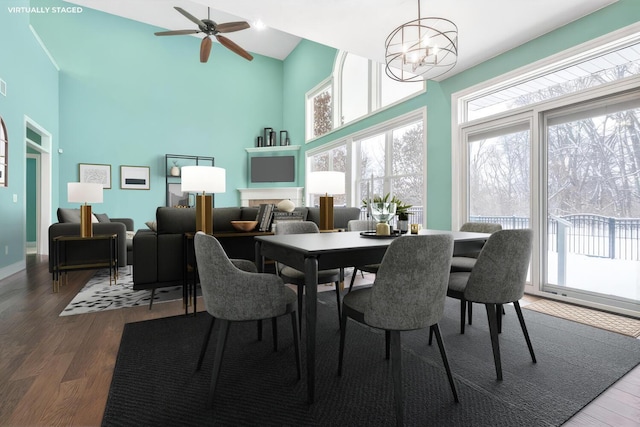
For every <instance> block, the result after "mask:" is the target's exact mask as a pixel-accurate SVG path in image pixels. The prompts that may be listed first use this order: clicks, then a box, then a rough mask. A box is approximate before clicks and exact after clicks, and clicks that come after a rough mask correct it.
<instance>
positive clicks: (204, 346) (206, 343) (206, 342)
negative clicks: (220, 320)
mask: <svg viewBox="0 0 640 427" xmlns="http://www.w3.org/2000/svg"><path fill="white" fill-rule="evenodd" d="M215 321H216V318H215V317H213V316H211V322H210V323H209V327H208V328H207V334H206V335H205V336H204V341H203V342H202V348H201V349H200V357H198V365H197V366H196V371H199V370H200V368H202V361H203V360H204V355H205V353H206V352H207V347H208V346H209V339H210V338H211V331H213V324H214V323H215Z"/></svg>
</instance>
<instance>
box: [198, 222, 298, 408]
mask: <svg viewBox="0 0 640 427" xmlns="http://www.w3.org/2000/svg"><path fill="white" fill-rule="evenodd" d="M194 246H195V253H196V260H197V262H198V272H199V275H200V286H201V288H202V297H203V299H204V305H205V307H206V310H207V312H208V313H209V314H210V315H211V316H212V319H211V323H210V326H209V328H208V330H207V334H206V336H205V339H204V342H203V345H202V350H201V352H200V358H199V360H198V369H200V366H201V363H202V359H203V356H204V353H205V352H206V349H207V346H208V344H209V338H210V336H211V331H212V329H213V324H214V322H215V319H218V321H219V322H220V331H219V333H218V342H217V345H216V352H215V357H214V363H213V373H212V376H211V386H210V401H211V404H212V405H213V399H214V396H215V390H216V385H217V381H218V375H219V373H220V367H221V366H222V357H223V355H224V350H225V344H226V342H227V335H228V332H229V325H230V322H242V321H247V320H262V319H274V318H276V317H279V316H283V315H285V314H290V315H291V326H292V329H293V342H294V345H295V355H296V368H297V371H298V379H300V369H301V368H300V364H301V360H300V342H299V339H300V338H299V333H298V324H297V317H296V315H295V313H296V304H295V302H296V296H295V292H293V290H291V289H289V288H288V287H287V286H285V285H284V282H283V281H282V279H280V278H279V277H278V276H276V275H274V274H269V273H255V272H250V271H244V270H243V269H246V270H252V268H251V266H249V265H248V263H249V261H236V260H234V261H233V262H232V261H231V260H229V258H228V257H227V255H226V253H225V252H224V249H222V246H221V245H220V243H219V242H218V240H217V239H216V238H215V237H213V236H210V235H207V234H204V233H202V232H198V233H197V234H196V236H195V238H194ZM238 266H239V267H241V268H243V269H240V268H238ZM274 326H275V321H274Z"/></svg>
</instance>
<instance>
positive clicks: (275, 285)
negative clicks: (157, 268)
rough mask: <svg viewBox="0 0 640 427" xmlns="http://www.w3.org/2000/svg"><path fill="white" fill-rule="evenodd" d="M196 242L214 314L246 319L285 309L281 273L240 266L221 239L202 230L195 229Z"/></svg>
mask: <svg viewBox="0 0 640 427" xmlns="http://www.w3.org/2000/svg"><path fill="white" fill-rule="evenodd" d="M194 246H195V252H196V261H197V263H198V274H199V276H200V286H201V288H202V297H203V299H204V305H205V307H206V309H207V312H208V313H209V314H211V315H212V316H213V317H216V318H218V319H226V320H232V321H243V320H258V319H268V318H270V317H276V316H280V315H282V314H284V313H285V311H286V304H287V303H286V297H285V287H284V282H282V279H280V278H279V277H278V276H276V275H275V274H267V273H251V272H246V271H243V270H240V269H239V268H237V267H236V266H235V265H233V263H232V262H231V260H229V257H228V256H227V254H226V253H225V252H224V249H222V246H221V245H220V242H218V240H217V239H216V238H215V237H213V236H210V235H207V234H204V233H202V232H198V233H196V235H195V238H194Z"/></svg>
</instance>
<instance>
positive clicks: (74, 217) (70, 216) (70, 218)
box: [58, 208, 80, 223]
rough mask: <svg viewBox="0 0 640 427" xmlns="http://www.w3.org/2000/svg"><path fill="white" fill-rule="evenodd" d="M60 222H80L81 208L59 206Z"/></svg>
mask: <svg viewBox="0 0 640 427" xmlns="http://www.w3.org/2000/svg"><path fill="white" fill-rule="evenodd" d="M58 222H73V223H80V209H68V208H58Z"/></svg>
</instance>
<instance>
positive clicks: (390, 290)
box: [364, 234, 453, 330]
mask: <svg viewBox="0 0 640 427" xmlns="http://www.w3.org/2000/svg"><path fill="white" fill-rule="evenodd" d="M452 254H453V237H452V236H451V235H449V234H439V235H413V236H403V237H398V238H396V239H395V240H394V241H393V242H391V244H390V245H389V248H388V249H387V252H386V253H385V255H384V257H383V259H382V263H381V264H380V269H379V270H378V273H377V275H376V280H375V282H374V283H373V287H372V289H371V299H370V301H369V306H368V308H367V309H365V311H364V320H365V322H366V323H367V324H369V325H371V326H374V327H376V328H381V329H387V330H412V329H421V328H425V327H427V326H431V325H433V324H435V323H437V322H438V320H439V319H440V318H441V317H442V313H443V310H444V300H445V297H446V294H447V285H448V282H449V269H450V268H451V256H452Z"/></svg>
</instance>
